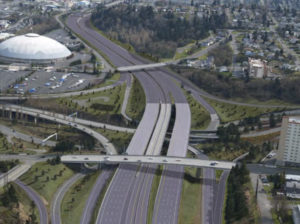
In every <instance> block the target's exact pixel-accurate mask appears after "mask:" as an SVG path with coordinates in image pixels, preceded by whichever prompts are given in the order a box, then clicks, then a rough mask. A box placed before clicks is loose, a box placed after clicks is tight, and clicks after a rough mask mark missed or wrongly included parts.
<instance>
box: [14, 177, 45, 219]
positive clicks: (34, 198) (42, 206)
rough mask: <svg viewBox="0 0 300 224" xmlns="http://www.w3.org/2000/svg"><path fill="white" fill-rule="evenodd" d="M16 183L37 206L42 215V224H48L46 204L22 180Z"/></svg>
mask: <svg viewBox="0 0 300 224" xmlns="http://www.w3.org/2000/svg"><path fill="white" fill-rule="evenodd" d="M15 183H16V184H17V185H19V186H20V187H21V188H22V189H23V190H24V191H25V192H26V194H27V195H28V196H29V198H30V199H31V200H32V201H33V202H34V204H35V205H36V206H37V208H38V210H39V215H40V224H48V221H49V220H48V212H47V208H46V206H45V204H44V203H43V200H42V199H41V197H40V196H39V195H38V194H37V193H36V192H35V191H34V190H33V189H32V188H31V187H29V186H27V185H26V184H24V183H23V182H22V181H20V180H16V181H15Z"/></svg>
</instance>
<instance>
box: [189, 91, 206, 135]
mask: <svg viewBox="0 0 300 224" xmlns="http://www.w3.org/2000/svg"><path fill="white" fill-rule="evenodd" d="M184 93H185V96H186V99H187V101H188V103H189V105H190V110H191V116H192V123H191V124H192V126H191V128H192V129H193V130H202V129H205V128H207V126H208V125H209V123H210V114H209V112H208V111H207V110H206V109H205V108H204V107H203V106H202V105H201V104H200V103H199V102H198V101H197V100H195V98H194V97H193V96H192V95H191V93H190V92H188V91H185V90H184Z"/></svg>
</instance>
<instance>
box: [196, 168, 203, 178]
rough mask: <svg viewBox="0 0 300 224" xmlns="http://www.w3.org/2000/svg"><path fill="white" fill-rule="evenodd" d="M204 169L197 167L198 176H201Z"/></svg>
mask: <svg viewBox="0 0 300 224" xmlns="http://www.w3.org/2000/svg"><path fill="white" fill-rule="evenodd" d="M201 171H202V169H201V168H197V171H196V177H197V178H200V177H201V173H202V172H201Z"/></svg>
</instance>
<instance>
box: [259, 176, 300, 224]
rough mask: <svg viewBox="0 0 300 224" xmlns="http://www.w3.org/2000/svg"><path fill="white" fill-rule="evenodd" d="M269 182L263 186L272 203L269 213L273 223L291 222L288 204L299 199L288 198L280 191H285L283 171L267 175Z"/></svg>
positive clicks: (286, 223)
mask: <svg viewBox="0 0 300 224" xmlns="http://www.w3.org/2000/svg"><path fill="white" fill-rule="evenodd" d="M267 179H268V181H269V183H268V184H267V185H263V188H264V190H265V192H266V194H267V195H268V198H269V199H270V201H271V203H272V209H271V215H272V219H273V222H274V224H280V223H284V224H293V223H294V222H293V214H292V209H291V206H290V205H293V204H299V200H297V199H295V200H293V199H288V198H287V197H286V196H284V194H281V193H282V192H285V186H286V180H285V173H284V172H282V173H277V174H274V175H268V176H267Z"/></svg>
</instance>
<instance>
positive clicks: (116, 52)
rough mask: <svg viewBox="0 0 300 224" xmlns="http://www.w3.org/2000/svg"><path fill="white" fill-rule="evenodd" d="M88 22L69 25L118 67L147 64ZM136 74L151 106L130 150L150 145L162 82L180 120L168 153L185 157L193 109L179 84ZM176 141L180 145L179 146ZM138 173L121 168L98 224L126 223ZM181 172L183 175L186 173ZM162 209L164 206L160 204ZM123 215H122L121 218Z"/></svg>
mask: <svg viewBox="0 0 300 224" xmlns="http://www.w3.org/2000/svg"><path fill="white" fill-rule="evenodd" d="M88 19H89V18H88V17H87V16H86V17H84V18H81V17H80V15H73V16H72V15H71V16H70V17H68V19H67V24H68V26H69V27H70V28H71V29H72V30H73V31H74V32H76V33H77V34H79V35H80V36H83V37H84V38H85V39H86V40H87V41H89V42H90V43H91V44H93V45H94V46H95V47H96V48H98V49H100V50H101V51H102V52H103V53H104V54H106V55H107V56H108V57H109V58H110V60H111V61H112V62H113V63H114V64H115V65H116V66H118V67H121V66H128V65H137V64H143V61H142V60H138V59H136V57H133V56H132V55H131V54H130V53H129V52H127V51H126V50H124V49H123V48H121V47H120V46H118V45H116V44H114V43H112V42H111V41H109V40H107V39H106V38H104V37H102V36H101V35H99V34H98V33H97V32H96V31H95V30H93V29H91V28H89V27H88V24H86V21H88ZM135 75H136V77H137V78H138V79H139V80H140V82H141V84H142V86H143V88H144V90H145V93H146V96H147V105H146V109H145V112H144V116H143V118H142V121H141V122H140V124H139V127H138V129H137V130H136V133H135V135H134V137H133V139H132V141H131V143H130V145H129V147H128V153H132V154H144V153H145V150H146V147H147V144H148V142H149V141H150V137H151V135H152V132H153V130H154V127H155V125H156V124H157V119H158V114H159V107H158V105H159V101H158V100H157V97H155V94H156V92H157V90H159V88H157V87H155V84H156V83H159V84H160V86H161V88H162V89H164V91H166V92H167V93H168V94H169V93H171V94H172V96H173V98H174V99H175V106H176V121H175V127H174V130H173V133H172V135H173V136H175V137H173V140H172V141H174V143H171V142H172V141H171V142H170V145H171V146H172V147H170V148H169V150H168V151H169V153H171V154H172V153H173V154H176V153H178V154H180V155H182V154H184V155H185V153H186V148H187V142H188V135H189V129H190V111H189V106H188V104H187V102H186V100H185V97H184V95H183V93H182V92H181V90H180V88H179V87H177V86H176V85H175V84H174V85H175V86H174V85H170V84H172V83H173V81H172V79H170V77H169V76H168V75H166V74H165V73H163V72H160V71H155V72H154V71H151V72H149V73H145V72H142V71H140V72H136V74H135ZM150 77H151V78H152V79H154V80H155V81H154V82H153V80H151V79H150ZM155 82H156V83H155ZM153 85H154V86H153ZM156 85H157V84H156ZM147 93H148V94H147ZM144 127H148V128H144ZM171 139H172V138H171ZM138 142H139V143H138ZM175 142H176V143H178V144H176V143H175ZM182 146H184V147H182ZM119 171H120V172H119ZM135 171H136V167H134V166H129V165H127V166H125V165H122V166H120V168H119V169H118V172H117V173H116V175H115V177H114V178H113V182H112V184H111V186H110V188H109V189H108V192H107V194H106V196H105V198H104V201H103V203H102V206H101V209H100V213H99V216H98V222H97V223H100V222H101V221H102V223H120V222H121V221H122V214H123V212H122V211H124V208H125V202H126V196H127V195H130V192H129V190H130V189H131V187H130V186H131V184H132V183H133V179H134V176H135V175H133V174H134V173H135ZM179 171H180V172H182V170H179ZM120 173H121V174H120ZM121 180H122V181H121ZM171 181H173V180H167V181H166V182H167V183H170V182H171ZM181 181H182V179H181V178H178V179H177V180H176V181H175V182H176V183H175V184H176V186H175V190H176V192H177V193H176V198H175V200H176V202H178V201H180V194H178V192H180V191H181ZM172 183H173V182H172ZM120 184H123V187H120ZM112 192H113V193H112ZM173 196H174V195H172V197H170V195H168V194H167V191H163V195H162V196H161V197H166V200H168V201H174V197H173ZM146 204H147V203H146ZM158 206H162V205H159V204H158ZM178 206H179V204H178V203H172V207H173V209H172V210H173V211H178ZM162 207H163V206H162ZM111 209H112V210H111ZM115 210H116V211H117V213H114V214H115V215H114V216H112V215H111V212H112V211H115ZM106 211H107V212H106ZM119 214H121V216H120V215H119ZM177 215H178V214H177V212H175V216H174V212H172V213H168V215H167V216H168V217H169V218H170V219H171V220H174V217H175V219H176V220H177ZM162 222H163V220H162Z"/></svg>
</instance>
